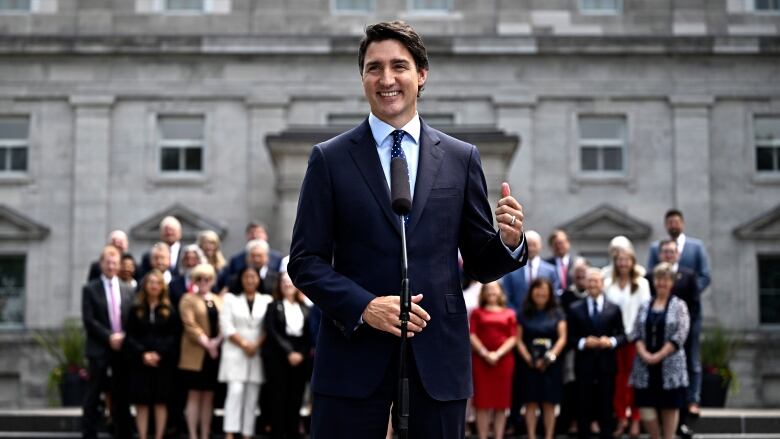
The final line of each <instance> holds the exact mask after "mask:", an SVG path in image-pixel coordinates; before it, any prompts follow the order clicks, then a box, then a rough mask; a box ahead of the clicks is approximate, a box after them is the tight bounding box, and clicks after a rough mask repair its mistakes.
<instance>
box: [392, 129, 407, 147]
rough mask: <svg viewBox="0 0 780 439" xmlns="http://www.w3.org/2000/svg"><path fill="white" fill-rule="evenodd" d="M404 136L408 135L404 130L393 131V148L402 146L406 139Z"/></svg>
mask: <svg viewBox="0 0 780 439" xmlns="http://www.w3.org/2000/svg"><path fill="white" fill-rule="evenodd" d="M404 134H406V131H404V130H395V131H393V146H396V145H398V146H401V141H402V140H403V139H404Z"/></svg>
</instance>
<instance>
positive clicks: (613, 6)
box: [580, 0, 623, 15]
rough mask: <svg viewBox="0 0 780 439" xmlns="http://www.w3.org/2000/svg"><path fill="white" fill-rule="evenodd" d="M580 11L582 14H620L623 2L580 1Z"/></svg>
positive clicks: (602, 0) (609, 0)
mask: <svg viewBox="0 0 780 439" xmlns="http://www.w3.org/2000/svg"><path fill="white" fill-rule="evenodd" d="M580 11H581V12H582V13H583V14H605V15H612V14H620V13H621V12H622V11H623V0H580Z"/></svg>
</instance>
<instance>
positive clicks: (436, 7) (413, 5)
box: [409, 0, 452, 12]
mask: <svg viewBox="0 0 780 439" xmlns="http://www.w3.org/2000/svg"><path fill="white" fill-rule="evenodd" d="M409 9H411V10H413V11H418V12H450V11H451V10H452V0H409Z"/></svg>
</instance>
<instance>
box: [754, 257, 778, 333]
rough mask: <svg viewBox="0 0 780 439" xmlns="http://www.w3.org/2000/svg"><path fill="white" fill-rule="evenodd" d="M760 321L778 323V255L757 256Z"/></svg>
mask: <svg viewBox="0 0 780 439" xmlns="http://www.w3.org/2000/svg"><path fill="white" fill-rule="evenodd" d="M758 295H759V296H758V307H759V309H760V310H761V323H780V255H759V256H758Z"/></svg>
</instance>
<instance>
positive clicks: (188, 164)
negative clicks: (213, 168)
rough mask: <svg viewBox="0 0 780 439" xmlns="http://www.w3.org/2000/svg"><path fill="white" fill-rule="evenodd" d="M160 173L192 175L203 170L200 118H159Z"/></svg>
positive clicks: (202, 119) (201, 122) (201, 118)
mask: <svg viewBox="0 0 780 439" xmlns="http://www.w3.org/2000/svg"><path fill="white" fill-rule="evenodd" d="M157 121H158V128H159V139H160V171H161V172H164V173H176V172H179V173H193V172H201V171H202V170H203V149H204V142H203V125H204V123H203V121H204V118H203V117H202V116H159V117H158V120H157Z"/></svg>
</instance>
